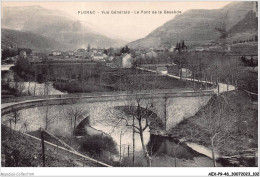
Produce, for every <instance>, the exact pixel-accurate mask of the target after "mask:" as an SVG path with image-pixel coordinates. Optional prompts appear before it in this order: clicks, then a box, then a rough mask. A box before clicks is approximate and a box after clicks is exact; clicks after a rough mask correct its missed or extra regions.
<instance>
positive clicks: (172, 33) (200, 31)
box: [128, 2, 253, 48]
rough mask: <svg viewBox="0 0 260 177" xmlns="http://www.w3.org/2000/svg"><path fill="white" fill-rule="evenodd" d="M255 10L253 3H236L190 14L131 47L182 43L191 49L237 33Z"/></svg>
mask: <svg viewBox="0 0 260 177" xmlns="http://www.w3.org/2000/svg"><path fill="white" fill-rule="evenodd" d="M252 9H253V2H233V3H231V4H229V5H227V6H225V7H224V8H222V9H217V10H189V11H187V12H185V13H183V14H181V15H177V16H176V17H175V18H174V19H172V20H170V21H168V22H167V23H165V24H164V25H163V26H161V27H159V28H157V29H155V30H154V31H153V32H151V33H150V34H149V35H148V36H146V37H145V38H143V39H139V40H137V41H133V42H131V43H129V44H128V45H129V47H130V48H149V47H154V48H158V47H170V46H172V45H175V44H176V42H178V41H179V40H185V42H187V44H188V45H191V44H197V43H199V44H201V43H203V42H208V41H215V40H218V39H220V37H221V36H222V33H227V32H228V31H230V33H232V32H233V27H234V28H235V25H237V24H238V23H242V22H240V21H241V20H243V19H244V18H245V16H246V15H247V14H248V12H249V11H252Z"/></svg>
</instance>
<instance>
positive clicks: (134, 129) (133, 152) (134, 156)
mask: <svg viewBox="0 0 260 177" xmlns="http://www.w3.org/2000/svg"><path fill="white" fill-rule="evenodd" d="M134 125H135V118H134V116H133V167H134V166H135V128H134Z"/></svg>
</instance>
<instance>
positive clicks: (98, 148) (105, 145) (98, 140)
mask: <svg viewBox="0 0 260 177" xmlns="http://www.w3.org/2000/svg"><path fill="white" fill-rule="evenodd" d="M81 144H82V145H81V147H80V148H81V151H83V152H86V153H90V154H94V155H95V156H100V155H101V154H102V153H103V152H110V153H112V154H117V153H118V151H117V149H116V142H115V141H114V140H113V138H111V137H109V136H106V135H93V136H85V137H84V139H83V140H82V143H81Z"/></svg>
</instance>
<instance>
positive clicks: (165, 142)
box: [2, 103, 220, 167]
mask: <svg viewBox="0 0 260 177" xmlns="http://www.w3.org/2000/svg"><path fill="white" fill-rule="evenodd" d="M123 104H124V103H122V106H123ZM113 107H114V106H113V104H109V105H108V104H105V103H91V104H86V103H77V104H74V105H55V106H49V107H48V112H47V115H48V118H49V120H51V123H50V124H49V126H48V131H49V132H51V133H52V134H54V135H56V136H63V137H66V138H68V137H70V136H71V131H72V128H71V122H70V117H69V116H68V113H69V110H70V109H75V108H78V109H80V110H82V112H84V113H85V114H84V116H83V117H87V116H90V125H91V126H92V127H94V128H96V129H98V130H101V131H103V132H104V133H106V134H108V135H109V136H111V137H112V138H113V140H114V141H115V142H116V147H117V149H118V151H119V150H120V134H121V132H122V135H121V150H122V157H125V158H127V156H128V146H129V154H130V157H132V152H133V148H132V147H133V144H132V129H131V128H130V127H126V123H125V122H124V121H122V122H120V123H119V124H118V125H117V126H115V123H116V122H118V116H117V115H118V111H119V110H118V109H114V108H113ZM46 111H47V107H35V108H28V109H23V110H20V111H19V112H20V120H19V121H18V123H17V125H16V127H17V130H20V131H22V132H25V131H26V128H25V126H24V125H25V124H26V125H27V130H28V132H30V131H35V130H38V129H39V128H40V127H43V128H44V127H45V116H46ZM10 117H11V115H10V114H7V115H4V116H3V117H2V123H4V124H6V125H7V126H9V124H8V123H9V121H8V120H9V119H10ZM130 121H131V118H130ZM79 122H80V120H79V121H78V123H79ZM143 123H144V122H143ZM97 141H98V140H97ZM144 142H145V144H146V145H148V144H150V145H151V144H152V145H153V147H154V148H153V152H152V154H153V155H152V159H153V160H152V165H153V166H175V162H176V163H177V165H176V166H205V167H207V166H212V163H211V159H210V158H208V157H206V156H205V155H203V154H200V153H196V152H195V151H193V150H192V149H191V148H189V147H188V146H183V145H177V144H176V142H175V141H173V140H172V139H170V138H168V139H167V138H163V137H159V136H158V137H157V138H154V135H150V132H149V129H147V130H146V131H145V132H144ZM135 151H136V153H135V158H136V164H135V165H136V166H146V161H145V159H144V157H143V153H142V145H141V140H140V137H139V134H137V133H136V134H135ZM175 157H176V159H175ZM130 165H131V164H130ZM219 166H220V164H219Z"/></svg>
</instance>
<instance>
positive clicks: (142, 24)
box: [2, 1, 230, 40]
mask: <svg viewBox="0 0 260 177" xmlns="http://www.w3.org/2000/svg"><path fill="white" fill-rule="evenodd" d="M229 3H230V2H223V1H222V2H212V1H211V2H167V1H165V2H2V7H8V6H9V7H11V6H12V7H13V6H32V5H40V6H42V7H44V8H47V9H59V10H62V11H65V12H67V13H68V14H70V15H71V16H73V17H75V18H77V19H79V20H82V21H86V22H90V23H92V24H93V25H94V26H97V27H98V28H100V29H102V31H104V34H106V35H110V36H112V37H120V38H123V39H125V40H135V39H139V38H143V37H145V36H146V35H147V34H149V33H150V32H151V31H153V30H154V29H156V28H157V27H159V26H161V25H162V24H164V23H165V22H167V21H169V20H171V19H173V18H174V17H175V14H164V13H162V14H141V11H142V10H143V11H153V10H154V11H158V10H160V11H163V12H164V11H165V10H167V11H174V10H175V11H181V12H182V13H183V12H185V11H187V10H189V9H219V8H222V7H224V6H225V5H227V4H229ZM111 10H121V11H124V10H128V11H131V12H134V11H139V12H140V14H139V15H137V14H134V13H131V14H116V15H114V14H108V15H104V14H102V13H101V11H111ZM79 11H95V12H96V14H95V15H93V14H91V15H90V14H78V13H79ZM97 12H99V13H97Z"/></svg>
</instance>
